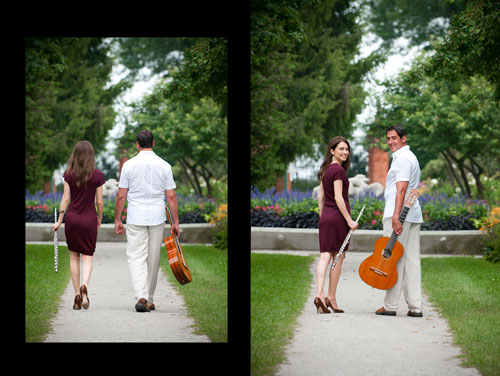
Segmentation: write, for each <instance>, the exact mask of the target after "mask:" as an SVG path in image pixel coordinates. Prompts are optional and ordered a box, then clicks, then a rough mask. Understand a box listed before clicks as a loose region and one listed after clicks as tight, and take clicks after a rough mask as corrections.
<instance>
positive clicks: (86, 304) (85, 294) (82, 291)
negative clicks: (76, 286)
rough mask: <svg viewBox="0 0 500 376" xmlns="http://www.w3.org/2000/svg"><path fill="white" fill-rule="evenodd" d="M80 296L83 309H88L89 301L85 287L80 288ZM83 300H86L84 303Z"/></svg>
mask: <svg viewBox="0 0 500 376" xmlns="http://www.w3.org/2000/svg"><path fill="white" fill-rule="evenodd" d="M80 295H81V296H82V307H83V309H89V306H90V301H89V294H88V291H87V286H85V285H81V286H80ZM85 300H87V301H85Z"/></svg>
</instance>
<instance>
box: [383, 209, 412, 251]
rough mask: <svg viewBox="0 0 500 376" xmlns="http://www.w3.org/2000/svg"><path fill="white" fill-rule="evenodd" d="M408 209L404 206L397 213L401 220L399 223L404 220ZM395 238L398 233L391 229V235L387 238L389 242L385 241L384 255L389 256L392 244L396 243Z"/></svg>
mask: <svg viewBox="0 0 500 376" xmlns="http://www.w3.org/2000/svg"><path fill="white" fill-rule="evenodd" d="M409 210H410V208H409V207H408V206H404V207H403V210H401V214H400V215H399V222H401V225H402V224H403V223H404V222H405V218H406V215H407V214H408V211H409ZM397 239H398V235H397V234H396V233H395V232H394V231H392V235H391V237H390V239H389V242H388V243H387V246H386V247H385V249H384V257H391V254H392V248H393V247H394V244H396V240H397Z"/></svg>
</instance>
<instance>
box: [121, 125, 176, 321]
mask: <svg viewBox="0 0 500 376" xmlns="http://www.w3.org/2000/svg"><path fill="white" fill-rule="evenodd" d="M136 146H137V150H138V151H139V154H137V155H136V156H135V157H134V158H132V159H129V160H128V161H127V162H125V163H124V164H123V167H122V171H121V175H120V182H119V184H118V194H117V196H116V206H115V232H116V233H117V234H123V233H124V232H125V230H124V226H123V223H122V221H121V215H122V211H123V205H124V203H125V198H127V201H128V209H127V227H126V231H127V258H128V265H129V269H130V273H131V276H132V285H133V287H134V297H135V299H136V300H137V303H136V305H135V309H136V311H137V312H149V311H150V310H154V309H155V305H154V300H153V299H154V297H153V295H154V292H155V289H156V281H157V278H158V270H159V268H160V250H161V243H162V241H163V231H164V229H165V220H166V214H165V196H166V198H167V201H168V206H169V208H170V211H171V213H172V217H173V218H172V221H173V226H172V233H174V231H175V233H176V234H177V236H179V217H178V214H177V195H176V194H175V187H176V186H175V182H174V178H173V175H172V168H171V166H170V164H168V163H167V162H166V161H164V160H163V159H161V158H160V157H158V156H157V155H156V154H155V153H154V152H153V147H154V139H153V134H152V133H151V132H150V131H148V130H142V131H140V132H139V133H138V134H137V137H136Z"/></svg>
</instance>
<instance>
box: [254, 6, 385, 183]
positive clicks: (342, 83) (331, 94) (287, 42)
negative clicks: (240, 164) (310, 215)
mask: <svg viewBox="0 0 500 376" xmlns="http://www.w3.org/2000/svg"><path fill="white" fill-rule="evenodd" d="M359 12H360V9H359V8H358V7H356V6H353V5H352V4H350V3H349V1H346V0H323V1H313V2H287V3H286V5H285V4H283V3H282V2H278V1H276V2H269V1H265V2H260V1H257V2H254V5H253V10H252V23H251V25H252V26H251V27H252V29H251V33H252V38H251V41H252V64H251V101H252V102H251V103H252V106H251V158H252V159H251V162H252V165H251V168H252V173H251V182H252V185H253V186H255V187H257V188H258V189H265V188H269V187H270V186H272V185H273V184H274V182H275V179H276V177H277V176H280V175H282V174H283V173H284V172H285V170H286V168H287V166H288V164H289V163H290V162H292V161H294V160H295V159H296V158H297V157H298V156H301V155H309V156H311V155H312V154H313V152H314V148H313V145H314V144H315V143H316V144H317V143H320V144H324V143H327V142H328V140H329V139H330V138H331V137H333V136H334V135H338V134H341V135H344V136H346V137H349V136H350V135H351V133H352V131H353V128H352V126H353V122H354V120H355V117H356V115H357V114H358V113H359V112H360V111H361V109H362V106H363V102H364V98H365V95H366V93H365V92H364V90H363V87H362V80H363V77H364V75H365V74H366V73H367V72H368V71H369V70H370V69H371V68H372V67H373V66H374V65H375V64H376V63H377V62H379V61H380V60H381V56H380V55H378V54H377V53H373V54H372V55H370V56H369V57H367V58H365V59H359V58H356V55H357V54H358V52H359V47H358V46H359V43H360V42H361V37H362V33H363V30H362V27H361V26H360V25H359V24H358V23H357V19H358V17H359V14H360V13H359Z"/></svg>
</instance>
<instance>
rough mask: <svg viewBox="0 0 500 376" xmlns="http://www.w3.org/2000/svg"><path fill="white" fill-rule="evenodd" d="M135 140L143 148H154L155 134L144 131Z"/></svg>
mask: <svg viewBox="0 0 500 376" xmlns="http://www.w3.org/2000/svg"><path fill="white" fill-rule="evenodd" d="M135 140H136V141H137V142H138V143H139V146H140V147H141V148H147V149H149V148H152V147H153V140H154V139H153V133H151V131H148V130H147V129H144V130H142V131H140V132H139V133H137V137H136V138H135Z"/></svg>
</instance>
